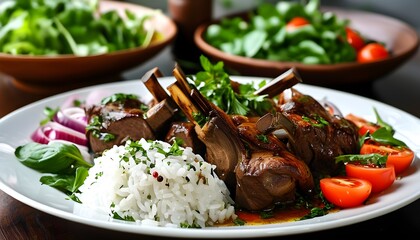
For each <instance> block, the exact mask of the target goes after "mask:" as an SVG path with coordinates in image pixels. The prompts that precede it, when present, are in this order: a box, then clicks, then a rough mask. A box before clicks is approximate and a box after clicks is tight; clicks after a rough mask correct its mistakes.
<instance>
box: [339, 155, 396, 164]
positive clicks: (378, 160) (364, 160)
mask: <svg viewBox="0 0 420 240" xmlns="http://www.w3.org/2000/svg"><path fill="white" fill-rule="evenodd" d="M387 159H388V156H384V155H381V154H377V153H372V154H346V155H340V156H337V157H336V158H335V162H336V163H339V162H343V163H347V162H357V163H360V164H363V165H375V166H385V165H386V161H387Z"/></svg>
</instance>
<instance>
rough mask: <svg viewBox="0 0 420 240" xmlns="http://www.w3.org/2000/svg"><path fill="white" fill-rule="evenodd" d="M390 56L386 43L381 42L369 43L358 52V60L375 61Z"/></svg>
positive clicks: (360, 61) (364, 61)
mask: <svg viewBox="0 0 420 240" xmlns="http://www.w3.org/2000/svg"><path fill="white" fill-rule="evenodd" d="M388 57H389V52H388V50H387V49H386V48H385V46H384V45H382V44H380V43H368V44H366V45H365V46H364V47H363V48H362V49H360V50H359V51H358V53H357V62H359V63H367V62H374V61H378V60H382V59H386V58H388Z"/></svg>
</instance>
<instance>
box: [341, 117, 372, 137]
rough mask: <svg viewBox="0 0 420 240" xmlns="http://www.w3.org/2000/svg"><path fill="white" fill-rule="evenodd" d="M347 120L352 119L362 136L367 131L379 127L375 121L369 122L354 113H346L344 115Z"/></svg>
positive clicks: (370, 131)
mask: <svg viewBox="0 0 420 240" xmlns="http://www.w3.org/2000/svg"><path fill="white" fill-rule="evenodd" d="M345 118H346V119H347V120H349V121H352V122H353V123H354V124H356V126H357V127H358V128H359V135H360V136H362V135H364V134H366V133H367V132H368V131H369V133H371V134H372V133H374V132H375V131H376V130H378V129H379V128H380V126H379V125H378V124H376V123H373V122H369V121H367V120H366V119H364V118H362V117H359V116H356V115H354V114H351V113H349V114H347V115H346V117H345Z"/></svg>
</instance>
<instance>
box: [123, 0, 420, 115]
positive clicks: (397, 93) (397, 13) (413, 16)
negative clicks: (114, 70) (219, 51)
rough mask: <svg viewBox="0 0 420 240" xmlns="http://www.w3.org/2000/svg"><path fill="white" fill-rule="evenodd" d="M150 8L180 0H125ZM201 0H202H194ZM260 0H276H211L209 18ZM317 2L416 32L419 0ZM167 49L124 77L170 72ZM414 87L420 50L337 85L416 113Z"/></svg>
mask: <svg viewBox="0 0 420 240" xmlns="http://www.w3.org/2000/svg"><path fill="white" fill-rule="evenodd" d="M126 1H127V2H133V3H137V4H141V5H145V6H150V7H152V8H158V9H161V10H162V11H163V12H165V13H166V14H168V15H169V16H171V13H170V11H169V9H168V3H169V1H183V0H153V1H152V0H126ZM196 1H202V0H196ZM262 2H271V3H276V2H278V0H213V1H212V5H213V6H212V9H211V11H212V14H211V15H212V18H213V19H217V18H220V17H222V16H224V15H229V14H233V13H237V12H242V11H244V10H248V9H252V8H254V7H255V6H257V5H258V4H260V3H262ZM320 3H321V6H332V7H340V8H346V9H349V10H350V9H351V10H362V11H368V12H372V13H378V14H382V15H386V16H389V17H392V18H395V19H399V20H401V21H403V22H405V23H407V24H409V25H410V26H411V27H413V28H414V29H415V30H416V32H417V33H418V34H419V35H420V17H419V11H418V10H419V9H420V1H419V0H399V1H395V0H321V1H320ZM169 55H171V49H170V47H168V49H165V50H164V51H163V52H161V53H160V54H159V55H157V56H156V57H154V58H153V59H151V60H150V61H148V62H146V63H145V64H142V65H141V66H140V67H139V68H135V69H132V70H130V71H127V72H126V73H124V74H123V77H124V78H125V79H138V78H139V77H141V75H142V74H143V72H144V70H145V69H151V68H153V67H156V66H159V68H160V69H161V71H162V72H163V73H164V75H167V76H170V75H171V74H172V73H171V71H172V69H173V61H174V59H168V56H169ZM418 89H420V51H417V53H416V54H415V55H414V57H413V58H412V59H410V61H408V62H407V63H405V64H403V66H402V67H400V68H398V69H397V70H396V71H394V72H392V73H391V74H388V75H386V76H385V77H383V78H381V79H378V80H376V81H373V82H372V83H369V84H367V85H357V86H345V87H343V88H338V90H344V91H347V92H352V93H357V94H358V95H362V96H368V97H370V98H374V99H376V100H379V101H382V102H384V103H387V104H391V103H392V104H391V105H393V106H395V107H397V108H400V109H401V110H404V111H407V112H410V113H412V114H415V115H416V116H417V117H419V116H420V110H419V108H418V102H417V101H413V99H418V97H417V96H418Z"/></svg>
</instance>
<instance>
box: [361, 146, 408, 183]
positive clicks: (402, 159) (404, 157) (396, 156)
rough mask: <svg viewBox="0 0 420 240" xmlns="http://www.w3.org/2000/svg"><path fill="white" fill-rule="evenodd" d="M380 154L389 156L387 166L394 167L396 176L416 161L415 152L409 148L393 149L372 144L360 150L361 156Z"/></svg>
mask: <svg viewBox="0 0 420 240" xmlns="http://www.w3.org/2000/svg"><path fill="white" fill-rule="evenodd" d="M371 153H378V154H381V155H388V159H387V161H386V164H387V165H393V166H394V169H395V174H396V175H399V174H401V173H402V172H404V171H405V170H406V169H407V168H408V167H410V165H411V163H412V162H413V160H414V152H413V150H411V149H410V148H408V147H403V146H399V147H393V146H385V145H379V144H372V143H364V144H363V145H362V147H361V149H360V154H371Z"/></svg>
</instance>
